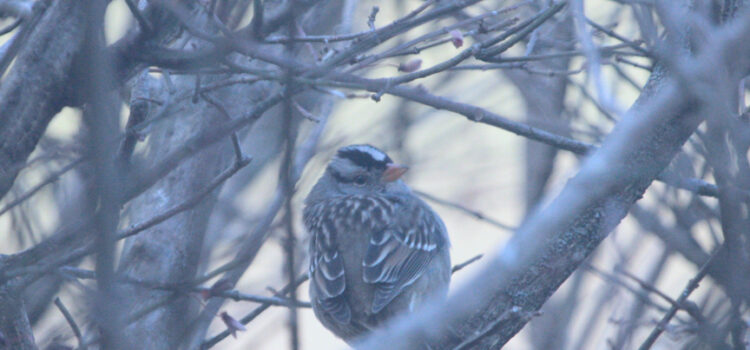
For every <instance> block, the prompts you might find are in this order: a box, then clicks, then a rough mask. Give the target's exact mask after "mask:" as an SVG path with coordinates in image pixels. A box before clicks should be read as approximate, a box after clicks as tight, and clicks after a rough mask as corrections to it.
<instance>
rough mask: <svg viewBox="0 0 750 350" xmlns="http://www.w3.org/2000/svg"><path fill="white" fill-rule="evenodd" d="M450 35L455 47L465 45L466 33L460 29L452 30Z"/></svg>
mask: <svg viewBox="0 0 750 350" xmlns="http://www.w3.org/2000/svg"><path fill="white" fill-rule="evenodd" d="M450 35H451V42H452V43H453V46H454V47H455V48H459V47H461V46H464V34H463V33H461V31H460V30H458V29H454V30H451V32H450Z"/></svg>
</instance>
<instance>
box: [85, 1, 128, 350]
mask: <svg viewBox="0 0 750 350" xmlns="http://www.w3.org/2000/svg"><path fill="white" fill-rule="evenodd" d="M105 9H106V3H104V2H101V1H90V2H89V5H88V10H89V12H88V16H87V23H86V32H85V37H86V39H85V42H84V46H83V50H82V54H81V56H80V57H81V60H80V61H79V62H77V64H78V66H77V72H78V73H80V74H81V78H82V80H83V81H84V82H85V84H84V87H83V92H84V98H85V101H86V107H85V109H84V113H83V120H84V123H85V124H86V126H87V127H88V149H87V151H88V156H89V159H92V163H93V171H94V174H93V179H92V185H93V186H91V187H90V189H89V193H88V205H87V210H88V213H89V215H92V218H93V223H94V227H95V229H96V231H97V232H98V234H97V235H95V236H94V248H95V251H96V276H97V284H98V293H97V296H96V300H95V305H94V319H95V323H96V324H97V326H98V327H99V330H100V331H101V332H102V336H101V343H102V346H103V348H106V349H116V348H119V347H121V346H122V345H123V344H122V342H121V339H120V336H119V335H120V334H121V333H120V331H121V329H122V327H121V324H122V314H121V313H122V312H121V311H122V310H121V309H120V308H119V307H118V303H117V301H118V300H120V298H119V297H118V295H117V293H116V290H115V287H116V286H115V277H114V266H115V262H114V259H115V244H116V241H117V238H116V236H115V235H116V232H117V223H118V220H119V213H120V208H119V203H120V193H119V191H118V189H119V188H121V187H122V186H120V183H121V181H120V172H118V171H116V169H115V165H114V159H115V154H116V143H115V140H117V134H118V125H117V122H118V116H119V115H118V111H117V107H118V106H119V104H118V102H117V99H116V97H115V96H116V95H114V94H112V93H109V92H108V91H110V89H109V87H111V86H114V81H113V74H112V70H111V67H110V66H109V64H108V61H107V60H106V59H105V57H104V55H103V52H104V28H103V25H104V11H105Z"/></svg>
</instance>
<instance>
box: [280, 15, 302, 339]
mask: <svg viewBox="0 0 750 350" xmlns="http://www.w3.org/2000/svg"><path fill="white" fill-rule="evenodd" d="M295 15H296V14H295V13H294V11H292V15H291V16H289V20H288V21H287V32H288V35H289V37H290V38H292V40H289V41H288V42H287V43H286V45H285V47H284V54H285V55H286V56H287V57H293V55H294V36H295V32H296V25H295V18H296V16H295ZM293 74H294V73H293V72H292V70H291V69H287V71H286V74H285V75H286V76H285V81H284V123H283V125H282V130H284V132H285V133H286V135H285V136H286V152H284V163H283V165H282V169H281V176H282V182H283V188H284V192H285V193H286V196H285V200H284V211H285V212H286V216H285V220H284V226H285V231H286V239H285V240H284V254H285V258H286V262H285V265H286V266H285V268H286V275H287V279H288V280H289V283H290V284H291V283H294V280H295V279H296V278H297V271H296V266H295V259H294V256H295V253H296V250H295V247H296V246H297V238H296V236H295V234H294V220H293V218H294V215H293V214H292V196H294V183H293V182H292V179H291V176H292V174H291V170H292V167H293V164H292V163H293V160H294V155H293V152H294V140H295V139H296V133H295V129H296V128H295V127H294V124H293V122H292V118H293V117H294V115H293V112H292V103H293V101H292V96H293V93H292V84H294V82H293V81H292V79H293V78H294V77H293ZM289 298H290V299H291V301H292V303H291V306H290V307H289V320H288V322H289V348H290V349H292V350H297V349H299V323H298V322H297V318H298V317H297V306H296V304H297V289H296V288H293V289H292V290H291V291H290V292H289Z"/></svg>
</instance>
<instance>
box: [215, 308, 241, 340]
mask: <svg viewBox="0 0 750 350" xmlns="http://www.w3.org/2000/svg"><path fill="white" fill-rule="evenodd" d="M221 320H222V321H224V324H225V325H226V326H227V329H228V330H229V333H231V334H232V336H233V337H234V338H235V339H236V338H237V331H240V332H244V331H246V330H247V328H245V326H244V325H243V324H242V323H240V321H237V320H236V319H235V318H234V317H232V316H229V314H228V313H227V312H226V311H223V312H222V313H221Z"/></svg>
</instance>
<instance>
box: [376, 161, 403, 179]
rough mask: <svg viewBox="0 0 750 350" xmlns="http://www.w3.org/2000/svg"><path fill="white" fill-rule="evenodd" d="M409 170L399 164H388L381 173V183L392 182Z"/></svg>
mask: <svg viewBox="0 0 750 350" xmlns="http://www.w3.org/2000/svg"><path fill="white" fill-rule="evenodd" d="M407 170H409V167H408V166H406V165H401V164H394V163H391V164H388V165H387V166H386V168H385V171H384V172H383V177H382V179H383V182H393V181H396V180H398V179H399V178H401V175H404V173H405V172H406V171H407Z"/></svg>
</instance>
